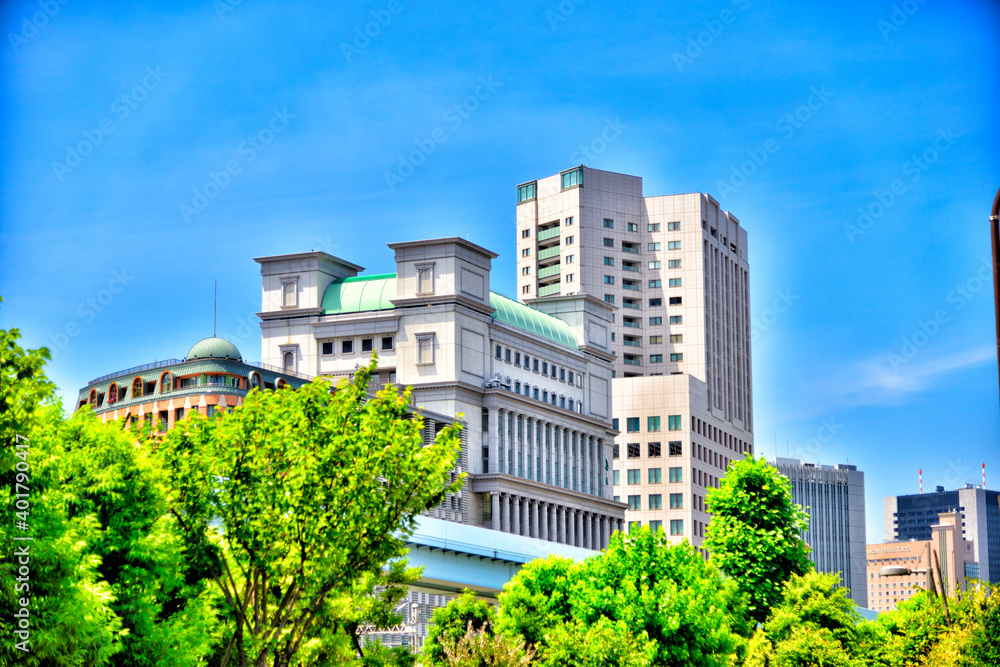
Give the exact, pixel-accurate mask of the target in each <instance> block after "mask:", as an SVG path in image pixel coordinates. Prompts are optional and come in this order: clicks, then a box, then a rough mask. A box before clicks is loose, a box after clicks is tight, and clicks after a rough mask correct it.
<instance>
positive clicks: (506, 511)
mask: <svg viewBox="0 0 1000 667" xmlns="http://www.w3.org/2000/svg"><path fill="white" fill-rule="evenodd" d="M500 508H501V516H500V530H502V531H503V532H505V533H509V532H510V495H509V494H506V493H503V494H501V495H500Z"/></svg>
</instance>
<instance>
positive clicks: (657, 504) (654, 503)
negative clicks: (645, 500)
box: [649, 493, 673, 510]
mask: <svg viewBox="0 0 1000 667" xmlns="http://www.w3.org/2000/svg"><path fill="white" fill-rule="evenodd" d="M671 495H673V494H671ZM649 509H651V510H659V509H663V496H662V495H661V494H659V493H651V494H649Z"/></svg>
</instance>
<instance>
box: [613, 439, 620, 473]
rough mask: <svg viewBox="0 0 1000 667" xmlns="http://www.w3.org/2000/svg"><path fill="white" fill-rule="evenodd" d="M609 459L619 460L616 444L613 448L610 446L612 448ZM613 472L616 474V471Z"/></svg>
mask: <svg viewBox="0 0 1000 667" xmlns="http://www.w3.org/2000/svg"><path fill="white" fill-rule="evenodd" d="M611 458H613V459H617V458H619V453H618V444H617V443H616V444H615V445H614V446H612V448H611ZM615 472H617V470H616V471H615Z"/></svg>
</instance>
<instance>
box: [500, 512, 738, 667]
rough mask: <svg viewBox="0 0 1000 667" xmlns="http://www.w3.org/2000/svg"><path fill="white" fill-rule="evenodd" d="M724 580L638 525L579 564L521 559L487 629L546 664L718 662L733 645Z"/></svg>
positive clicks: (693, 665)
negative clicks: (517, 641) (516, 641)
mask: <svg viewBox="0 0 1000 667" xmlns="http://www.w3.org/2000/svg"><path fill="white" fill-rule="evenodd" d="M728 586H729V585H728V584H726V583H725V582H723V581H722V579H721V577H720V576H719V574H718V573H717V572H716V570H715V569H714V568H713V567H712V566H711V565H709V564H708V563H706V562H705V560H704V559H703V558H702V557H701V556H699V555H698V554H697V553H696V552H695V551H694V550H693V549H691V547H690V546H689V545H687V544H686V543H685V544H681V545H672V544H670V543H669V542H668V541H667V539H666V537H665V536H664V535H663V534H662V532H658V533H653V532H651V531H650V530H649V529H648V528H640V529H638V530H635V531H633V532H632V534H631V535H629V536H628V537H626V536H625V535H624V534H622V533H615V534H614V535H613V536H612V538H611V543H610V545H609V547H608V549H607V550H606V551H605V552H604V553H602V554H599V555H597V556H594V557H592V558H590V559H588V560H587V561H586V562H585V563H583V564H577V563H575V562H573V561H571V560H569V559H567V558H562V557H558V556H550V557H549V558H546V559H541V560H536V561H532V562H530V563H528V564H527V565H526V566H525V567H524V568H522V570H521V571H520V572H519V573H518V575H517V576H516V577H514V578H513V579H512V580H511V581H510V582H509V583H508V584H507V586H505V588H504V593H503V594H502V595H501V596H500V613H499V619H498V623H497V628H498V629H497V632H498V633H500V634H506V635H508V636H512V637H520V638H523V639H524V640H525V642H526V644H527V645H528V647H529V648H532V649H534V650H535V651H536V660H537V662H538V664H540V665H550V666H552V667H556V666H559V667H563V666H566V667H568V666H570V665H599V664H600V665H630V666H632V665H634V666H636V667H638V666H641V665H674V664H677V665H681V664H683V665H686V666H690V667H700V666H703V665H704V666H706V667H707V666H716V665H719V666H721V665H726V664H728V660H729V655H730V653H731V652H732V650H733V649H734V647H735V645H736V638H735V637H734V635H733V634H732V632H731V629H730V619H729V617H728V615H727V610H726V606H727V602H728V600H729V594H728V591H727V587H728ZM584 647H586V650H584Z"/></svg>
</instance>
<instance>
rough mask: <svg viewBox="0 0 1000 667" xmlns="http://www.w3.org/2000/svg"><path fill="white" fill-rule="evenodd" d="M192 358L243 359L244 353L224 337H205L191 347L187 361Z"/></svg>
mask: <svg viewBox="0 0 1000 667" xmlns="http://www.w3.org/2000/svg"><path fill="white" fill-rule="evenodd" d="M192 359H232V360H233V361H243V355H241V354H240V351H239V350H237V349H236V346H235V345H233V344H232V343H230V342H229V341H228V340H226V339H224V338H205V339H204V340H200V341H198V342H197V343H195V344H194V346H192V347H191V349H190V350H189V351H188V353H187V357H186V358H185V359H184V360H185V361H191V360H192Z"/></svg>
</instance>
